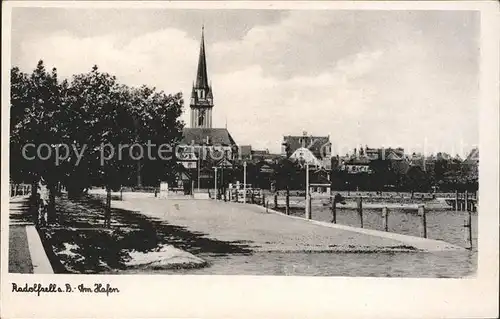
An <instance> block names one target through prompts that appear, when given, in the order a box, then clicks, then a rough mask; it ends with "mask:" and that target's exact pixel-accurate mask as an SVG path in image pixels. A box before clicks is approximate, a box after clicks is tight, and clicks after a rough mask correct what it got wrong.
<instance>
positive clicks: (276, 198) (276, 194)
mask: <svg viewBox="0 0 500 319" xmlns="http://www.w3.org/2000/svg"><path fill="white" fill-rule="evenodd" d="M277 208H278V192H277V191H276V192H275V193H274V209H277Z"/></svg>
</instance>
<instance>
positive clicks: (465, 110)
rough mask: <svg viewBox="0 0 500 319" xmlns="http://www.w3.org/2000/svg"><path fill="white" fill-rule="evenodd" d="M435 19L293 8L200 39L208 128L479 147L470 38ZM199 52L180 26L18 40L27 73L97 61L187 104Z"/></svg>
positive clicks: (253, 138) (269, 138)
mask: <svg viewBox="0 0 500 319" xmlns="http://www.w3.org/2000/svg"><path fill="white" fill-rule="evenodd" d="M389 16H390V17H392V18H397V19H392V20H390V19H387V17H389ZM429 17H431V18H429ZM439 17H440V16H438V15H437V14H434V15H432V14H429V15H421V14H420V13H419V14H414V15H410V14H399V15H396V13H392V12H390V13H388V12H382V13H380V15H377V14H373V13H371V15H370V14H364V13H357V12H356V13H354V12H346V13H342V12H333V13H332V12H328V11H325V12H312V11H311V12H309V11H307V12H305V11H303V12H294V11H292V12H290V13H289V14H288V15H284V16H283V19H281V20H280V21H278V22H276V23H273V24H266V25H253V26H249V27H248V28H247V29H248V31H247V32H246V33H245V34H244V35H242V36H241V37H240V38H239V39H233V40H221V41H216V42H213V43H212V42H209V41H207V43H206V45H207V59H208V72H209V77H210V79H211V80H212V81H213V89H214V101H215V108H214V115H213V116H214V121H213V122H214V126H218V127H223V126H224V125H225V123H226V120H227V123H228V128H229V130H230V132H231V134H232V135H233V137H234V138H235V140H236V141H237V142H238V143H240V144H251V145H252V146H253V147H254V148H269V149H270V150H271V151H275V152H278V151H279V150H280V144H281V141H282V137H283V135H287V134H301V133H302V131H307V132H309V133H311V134H316V135H330V138H331V140H332V142H333V143H334V144H335V145H337V148H342V149H343V150H341V151H340V152H345V150H346V149H351V148H352V147H355V145H359V144H368V145H369V146H373V147H376V146H405V147H407V148H409V147H412V148H413V147H416V146H420V147H422V145H423V144H424V143H427V144H428V148H429V147H430V148H432V149H439V150H441V149H443V150H445V151H452V148H455V149H457V148H458V147H459V146H458V145H459V144H463V143H465V144H466V145H472V144H475V143H477V140H478V133H477V130H478V128H477V116H478V105H477V91H478V85H477V81H478V76H477V67H476V66H475V64H477V57H476V56H474V54H473V52H474V47H473V44H474V41H473V40H474V37H473V33H471V35H469V36H468V38H467V37H466V38H467V39H469V38H471V39H472V40H470V41H468V40H462V39H460V38H458V37H456V33H457V31H456V30H455V29H454V28H453V27H450V26H448V25H447V24H441V25H440V24H438V23H436V21H440V20H439V19H440V18H439ZM361 18H362V19H361ZM361 20H362V22H363V23H361V22H360V21H361ZM447 21H448V22H450V21H449V20H447ZM457 21H459V23H458V24H457V23H456V24H457V25H461V24H460V19H458V20H457ZM423 22H426V23H431V24H432V23H434V26H435V27H434V28H428V27H427V25H426V24H425V23H424V24H422V23H423ZM466 22H467V23H469V25H472V24H473V23H472V22H471V21H470V19H469V20H467V19H466ZM426 28H427V29H426ZM467 30H468V29H466V30H461V32H462V34H466V33H464V32H465V31H467ZM207 31H208V32H209V30H207ZM469 31H470V30H469ZM464 37H465V36H464ZM233 38H234V37H233ZM25 39H26V38H25ZM207 39H210V36H207ZM450 41H451V42H450ZM471 47H472V49H471ZM458 48H460V49H462V50H461V51H460V52H459V53H457V49H458ZM198 50H199V40H198V39H195V38H192V37H190V36H189V35H188V34H187V33H186V32H184V31H183V30H181V29H177V28H164V29H158V30H156V31H153V32H147V33H142V34H138V35H130V34H125V33H120V32H118V31H117V32H115V33H113V32H108V33H106V35H103V36H93V37H81V36H76V35H74V34H71V33H69V32H66V33H61V32H56V33H49V34H47V35H46V36H43V37H40V36H39V37H37V38H32V39H31V40H29V41H23V42H22V43H21V51H20V52H21V56H20V57H19V59H18V60H19V61H20V66H21V67H22V68H23V69H24V70H26V69H28V70H29V69H32V68H34V67H35V65H36V62H37V60H38V59H40V58H42V59H44V61H45V62H46V64H47V65H48V66H49V67H51V66H53V65H54V66H56V67H57V68H58V70H59V73H60V74H62V75H65V76H69V75H71V74H74V73H80V72H86V71H88V70H90V68H91V67H92V65H94V64H97V65H98V66H99V67H100V68H101V69H102V70H103V71H106V72H109V73H112V74H114V75H116V76H117V77H118V79H119V80H120V81H121V82H124V83H126V84H129V85H141V84H148V85H152V86H156V87H157V88H158V89H161V90H164V91H166V92H169V93H170V92H171V93H174V92H178V91H182V92H183V93H184V96H185V102H186V104H188V103H189V94H190V92H191V83H192V81H193V80H194V79H195V75H196V66H197V59H198ZM462 53H463V54H462ZM188 109H189V107H188V106H187V105H186V112H185V114H184V115H183V119H184V120H185V121H186V122H187V121H188V119H189V113H188ZM188 124H189V123H188ZM440 148H441V149H440ZM466 151H467V150H464V152H466Z"/></svg>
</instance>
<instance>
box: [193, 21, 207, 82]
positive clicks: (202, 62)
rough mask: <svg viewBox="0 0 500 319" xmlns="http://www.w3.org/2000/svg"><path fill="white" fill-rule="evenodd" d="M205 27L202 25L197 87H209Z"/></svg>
mask: <svg viewBox="0 0 500 319" xmlns="http://www.w3.org/2000/svg"><path fill="white" fill-rule="evenodd" d="M204 33H205V27H204V26H202V27H201V44H200V56H199V58H198V72H197V73H196V88H203V89H208V75H207V60H206V57H205V35H204Z"/></svg>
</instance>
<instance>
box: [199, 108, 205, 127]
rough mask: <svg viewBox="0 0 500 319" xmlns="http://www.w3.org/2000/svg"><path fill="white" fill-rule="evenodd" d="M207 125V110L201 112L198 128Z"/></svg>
mask: <svg viewBox="0 0 500 319" xmlns="http://www.w3.org/2000/svg"><path fill="white" fill-rule="evenodd" d="M204 123H205V110H200V115H199V116H198V126H203V125H204Z"/></svg>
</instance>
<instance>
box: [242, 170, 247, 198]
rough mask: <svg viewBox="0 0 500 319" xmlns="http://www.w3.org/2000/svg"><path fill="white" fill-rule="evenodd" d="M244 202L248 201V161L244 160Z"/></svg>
mask: <svg viewBox="0 0 500 319" xmlns="http://www.w3.org/2000/svg"><path fill="white" fill-rule="evenodd" d="M243 203H245V204H246V203H247V162H243Z"/></svg>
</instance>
